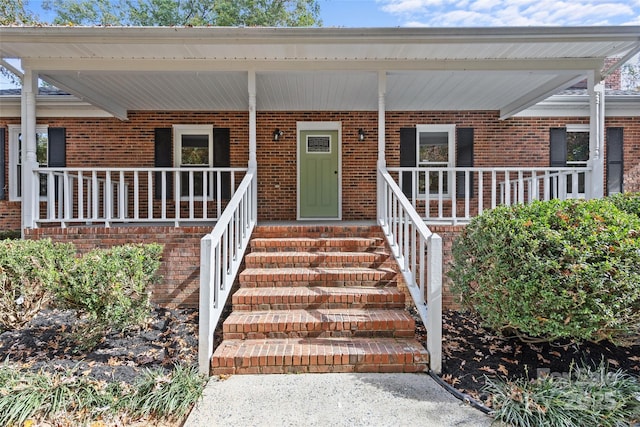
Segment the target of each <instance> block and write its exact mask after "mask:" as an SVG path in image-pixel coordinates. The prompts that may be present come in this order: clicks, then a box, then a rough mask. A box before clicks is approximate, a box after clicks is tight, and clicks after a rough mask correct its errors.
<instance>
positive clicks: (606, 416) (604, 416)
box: [486, 363, 640, 427]
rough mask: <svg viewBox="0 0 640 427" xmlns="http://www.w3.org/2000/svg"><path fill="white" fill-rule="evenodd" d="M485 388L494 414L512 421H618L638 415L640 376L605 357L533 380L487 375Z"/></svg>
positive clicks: (569, 426) (520, 426) (525, 426)
mask: <svg viewBox="0 0 640 427" xmlns="http://www.w3.org/2000/svg"><path fill="white" fill-rule="evenodd" d="M486 391H487V392H489V393H491V394H492V398H493V407H494V409H495V418H496V419H497V420H500V421H502V422H504V423H506V424H507V425H511V426H514V427H529V426H531V427H533V426H541V425H544V426H548V427H555V426H558V427H560V426H562V427H573V426H575V427H582V426H587V425H589V426H601V427H615V426H627V425H630V424H632V423H633V422H634V421H635V422H637V421H638V420H639V419H640V381H638V379H637V378H636V377H633V376H631V375H629V374H626V373H624V372H623V371H620V370H618V371H613V372H612V371H609V370H608V369H607V366H606V365H605V364H604V363H601V364H600V365H599V366H598V367H597V368H595V369H593V368H590V367H579V368H574V369H572V371H571V372H570V373H569V375H567V376H560V377H556V376H546V377H543V378H538V379H535V380H532V381H530V380H528V379H518V380H514V381H505V382H498V381H495V382H494V381H492V380H490V379H487V386H486Z"/></svg>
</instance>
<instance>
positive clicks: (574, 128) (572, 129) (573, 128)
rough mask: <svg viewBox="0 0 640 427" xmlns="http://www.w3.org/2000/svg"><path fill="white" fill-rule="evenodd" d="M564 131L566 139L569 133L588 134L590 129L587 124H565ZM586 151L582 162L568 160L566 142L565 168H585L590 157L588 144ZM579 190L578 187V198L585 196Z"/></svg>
mask: <svg viewBox="0 0 640 427" xmlns="http://www.w3.org/2000/svg"><path fill="white" fill-rule="evenodd" d="M565 131H566V132H567V139H568V136H569V134H570V133H586V134H589V132H590V129H589V125H588V124H575V125H574V124H567V125H566V126H565ZM587 150H588V152H589V156H588V157H587V160H582V161H575V160H569V143H568V141H567V166H570V167H576V168H586V167H587V166H588V164H589V158H590V157H591V150H589V143H587ZM583 177H584V175H583ZM578 181H579V179H578ZM584 185H585V186H586V183H584ZM579 188H580V187H578V193H577V194H578V197H585V195H586V194H585V192H580V190H579ZM567 190H568V185H567Z"/></svg>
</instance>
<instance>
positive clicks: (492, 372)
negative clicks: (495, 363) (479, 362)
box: [478, 366, 497, 375]
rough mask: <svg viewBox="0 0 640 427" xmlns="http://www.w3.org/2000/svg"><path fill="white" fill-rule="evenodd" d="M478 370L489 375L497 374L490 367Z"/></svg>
mask: <svg viewBox="0 0 640 427" xmlns="http://www.w3.org/2000/svg"><path fill="white" fill-rule="evenodd" d="M478 370H480V371H484V372H488V373H490V374H492V375H495V374H496V373H497V372H496V370H495V369H493V368H490V367H489V366H482V367H480V368H478Z"/></svg>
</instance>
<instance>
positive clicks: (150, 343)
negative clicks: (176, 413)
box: [0, 307, 198, 384]
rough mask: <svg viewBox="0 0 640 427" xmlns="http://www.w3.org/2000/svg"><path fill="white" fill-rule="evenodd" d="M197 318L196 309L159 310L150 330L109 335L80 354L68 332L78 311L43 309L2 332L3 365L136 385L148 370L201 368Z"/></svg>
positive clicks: (155, 313)
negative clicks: (179, 365)
mask: <svg viewBox="0 0 640 427" xmlns="http://www.w3.org/2000/svg"><path fill="white" fill-rule="evenodd" d="M197 314H198V313H197V310H194V309H176V310H169V309H164V308H159V307H156V308H154V310H153V311H152V313H151V316H150V322H149V327H148V328H147V329H144V330H138V331H130V332H127V333H112V334H108V335H107V336H105V337H104V339H103V340H102V342H100V344H98V345H97V346H96V347H95V348H93V349H91V350H88V351H82V350H80V349H79V348H78V345H77V343H76V342H75V341H74V340H73V339H72V337H71V336H70V334H69V332H70V330H71V327H72V325H74V324H75V323H77V322H78V321H79V320H78V319H77V318H76V316H75V313H74V312H73V311H63V310H43V311H41V312H40V313H38V314H37V315H36V317H34V318H33V319H32V320H31V321H30V322H29V323H28V324H27V325H25V326H24V327H23V328H21V329H18V330H11V331H5V332H4V333H2V334H0V362H5V361H8V362H10V363H12V364H15V365H18V366H19V367H21V368H22V369H28V370H31V371H34V372H38V371H41V370H42V371H45V372H49V373H64V374H69V373H70V372H72V373H73V374H75V375H88V376H92V377H94V378H96V379H98V380H105V381H116V382H125V383H128V384H133V382H134V381H135V379H136V377H137V376H138V375H139V374H140V373H141V372H142V371H144V370H145V369H163V370H165V371H166V372H169V371H170V370H171V369H172V368H173V366H174V365H175V364H176V363H184V364H186V365H188V366H197V363H198V360H197V359H198V317H197Z"/></svg>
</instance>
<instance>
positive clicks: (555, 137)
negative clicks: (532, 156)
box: [549, 128, 567, 167]
mask: <svg viewBox="0 0 640 427" xmlns="http://www.w3.org/2000/svg"><path fill="white" fill-rule="evenodd" d="M549 160H550V163H551V166H556V167H565V166H566V165H567V129H565V128H551V129H549Z"/></svg>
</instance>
